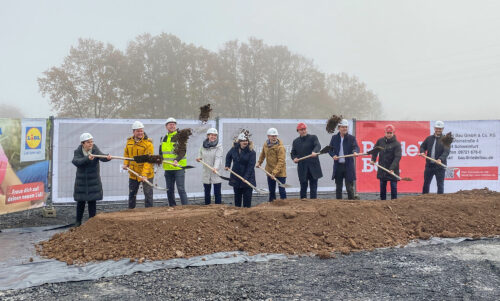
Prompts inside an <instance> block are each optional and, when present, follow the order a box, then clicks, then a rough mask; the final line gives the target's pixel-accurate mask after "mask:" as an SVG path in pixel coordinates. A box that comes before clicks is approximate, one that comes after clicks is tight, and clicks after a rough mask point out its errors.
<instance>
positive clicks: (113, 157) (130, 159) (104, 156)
mask: <svg viewBox="0 0 500 301" xmlns="http://www.w3.org/2000/svg"><path fill="white" fill-rule="evenodd" d="M92 156H94V157H96V158H107V157H108V155H92ZM111 159H120V160H129V161H134V158H127V157H120V156H111Z"/></svg>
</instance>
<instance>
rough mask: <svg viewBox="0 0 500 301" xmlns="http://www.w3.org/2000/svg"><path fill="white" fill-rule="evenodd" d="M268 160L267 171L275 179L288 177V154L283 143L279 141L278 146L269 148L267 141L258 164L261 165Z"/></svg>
mask: <svg viewBox="0 0 500 301" xmlns="http://www.w3.org/2000/svg"><path fill="white" fill-rule="evenodd" d="M264 159H265V160H266V171H267V172H269V173H271V174H272V175H274V176H275V177H286V163H285V160H286V152H285V146H284V145H283V141H281V139H278V144H275V145H273V146H271V147H269V146H267V140H266V142H264V146H262V152H261V153H260V157H259V161H258V164H259V165H261V164H262V163H263V162H264Z"/></svg>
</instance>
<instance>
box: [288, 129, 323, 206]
mask: <svg viewBox="0 0 500 301" xmlns="http://www.w3.org/2000/svg"><path fill="white" fill-rule="evenodd" d="M297 132H298V133H299V137H297V138H295V139H294V140H293V143H292V151H291V152H290V155H291V157H292V160H293V162H295V163H297V165H298V166H297V173H298V175H299V182H300V198H301V199H305V198H307V186H308V184H309V196H310V198H311V199H316V198H317V197H318V179H320V178H321V177H323V172H322V171H321V164H320V162H319V158H318V154H319V151H320V150H321V144H319V140H318V137H317V136H316V135H309V134H308V133H307V125H306V124H305V123H303V122H300V123H299V124H297ZM308 155H312V156H311V157H310V158H307V159H304V160H301V161H299V158H301V157H305V156H308Z"/></svg>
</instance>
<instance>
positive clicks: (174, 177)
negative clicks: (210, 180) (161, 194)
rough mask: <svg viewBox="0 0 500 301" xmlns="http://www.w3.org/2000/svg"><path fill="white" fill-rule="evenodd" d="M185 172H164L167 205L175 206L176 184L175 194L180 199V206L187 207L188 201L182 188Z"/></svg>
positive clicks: (181, 170) (179, 170) (180, 170)
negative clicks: (177, 194)
mask: <svg viewBox="0 0 500 301" xmlns="http://www.w3.org/2000/svg"><path fill="white" fill-rule="evenodd" d="M185 174H186V172H185V171H184V170H183V169H178V170H165V182H166V183H167V189H168V191H167V198H168V205H169V206H175V205H177V204H176V203H175V191H174V189H175V185H176V184H177V192H178V193H179V197H180V198H181V204H182V205H187V203H188V199H187V194H186V189H185V188H184V178H185Z"/></svg>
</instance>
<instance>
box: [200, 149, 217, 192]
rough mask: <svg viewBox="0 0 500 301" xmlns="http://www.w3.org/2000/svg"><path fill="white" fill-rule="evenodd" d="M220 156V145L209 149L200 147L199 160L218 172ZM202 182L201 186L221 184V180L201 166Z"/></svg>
mask: <svg viewBox="0 0 500 301" xmlns="http://www.w3.org/2000/svg"><path fill="white" fill-rule="evenodd" d="M222 156H223V152H222V144H217V146H215V147H210V148H204V147H203V146H201V147H200V153H199V158H201V159H202V160H203V162H205V163H207V164H208V165H210V166H213V167H214V168H215V169H217V171H218V172H220V168H221V167H222ZM202 181H203V184H218V183H220V182H221V178H220V177H219V176H218V175H216V174H214V173H213V172H212V171H211V170H210V169H209V168H208V167H206V166H205V165H203V174H202Z"/></svg>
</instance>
